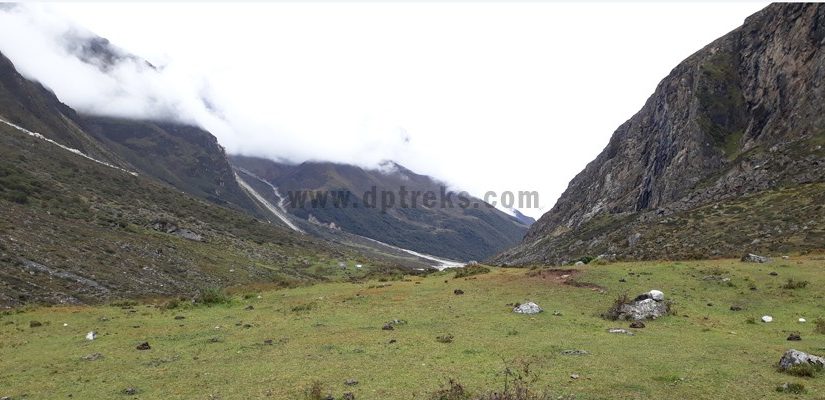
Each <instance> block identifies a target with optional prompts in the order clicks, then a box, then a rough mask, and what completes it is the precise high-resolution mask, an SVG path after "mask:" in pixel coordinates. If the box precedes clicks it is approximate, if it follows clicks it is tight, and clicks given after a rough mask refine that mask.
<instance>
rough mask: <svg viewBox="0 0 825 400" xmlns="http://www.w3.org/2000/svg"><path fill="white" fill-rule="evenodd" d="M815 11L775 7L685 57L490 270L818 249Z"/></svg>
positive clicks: (823, 216) (821, 41)
mask: <svg viewBox="0 0 825 400" xmlns="http://www.w3.org/2000/svg"><path fill="white" fill-rule="evenodd" d="M824 48H825V6H823V5H822V4H773V5H770V6H768V7H767V8H765V9H763V10H762V11H760V12H758V13H756V14H754V15H753V16H751V17H749V18H748V19H747V20H746V21H745V23H744V25H742V26H741V27H740V28H738V29H736V30H734V31H732V32H730V33H728V34H727V35H725V36H723V37H721V38H720V39H718V40H716V41H714V42H713V43H711V44H709V45H708V46H706V47H705V48H703V49H702V50H700V51H698V52H696V53H695V54H693V55H691V56H690V57H688V58H687V59H686V60H684V61H683V62H682V63H681V64H679V65H678V66H677V67H676V68H674V69H673V71H671V73H670V74H669V75H668V76H667V77H666V78H665V79H664V80H662V81H661V82H660V83H659V85H658V86H657V88H656V90H655V92H654V93H653V95H652V96H651V97H650V98H649V99H648V101H647V102H646V103H645V105H644V107H643V108H642V109H641V110H640V111H639V112H638V113H637V114H636V115H634V116H633V117H632V118H630V120H628V121H627V122H625V123H624V124H622V125H621V126H620V127H619V128H618V129H617V130H616V132H615V133H614V134H613V137H612V138H611V140H610V142H609V143H608V145H607V147H606V148H605V149H604V151H603V152H602V153H601V154H600V155H599V156H598V157H597V158H596V159H595V160H593V161H592V162H591V163H590V164H588V165H587V167H586V168H585V169H584V171H582V172H581V173H579V174H578V175H577V176H576V177H575V178H574V179H573V180H572V181H571V182H570V185H569V187H568V188H567V190H566V191H565V192H564V194H563V195H562V196H561V198H560V199H559V200H558V202H557V203H556V205H555V206H554V207H553V209H552V210H551V211H550V212H548V213H547V214H545V215H544V216H542V218H541V219H539V221H538V222H537V223H536V224H534V225H533V226H532V228H531V229H530V231H529V232H528V233H527V235H526V237H525V239H524V241H523V242H522V243H521V244H520V245H519V246H517V247H515V248H513V249H510V250H508V251H505V252H503V253H502V254H500V255H498V256H496V257H495V258H494V259H495V260H496V261H498V262H501V263H511V264H530V263H548V262H549V263H563V262H569V261H571V260H574V259H577V258H579V257H583V256H594V255H599V254H611V255H612V254H615V255H616V256H617V257H618V258H626V259H650V258H693V257H699V258H707V257H718V256H737V255H741V253H742V252H744V251H746V250H751V251H766V252H785V251H803V250H805V249H808V248H822V247H823V245H825V232H823V230H824V229H825V210H823V205H825V198H823V192H825V191H823V189H825V184H823V183H825V168H823V166H825V150H823V145H825V84H823V82H825V49H824Z"/></svg>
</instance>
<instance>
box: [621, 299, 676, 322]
mask: <svg viewBox="0 0 825 400" xmlns="http://www.w3.org/2000/svg"><path fill="white" fill-rule="evenodd" d="M667 312H668V306H667V304H666V303H665V302H663V301H656V300H653V299H650V298H648V299H644V300H639V301H634V302H632V303H630V304H625V305H623V306H621V307H620V308H619V315H618V318H619V319H621V320H628V321H638V320H645V319H656V318H659V317H661V316H664V315H667Z"/></svg>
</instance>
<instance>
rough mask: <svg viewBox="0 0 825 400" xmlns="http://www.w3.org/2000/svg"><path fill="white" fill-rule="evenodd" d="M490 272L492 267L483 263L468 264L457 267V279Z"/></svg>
mask: <svg viewBox="0 0 825 400" xmlns="http://www.w3.org/2000/svg"><path fill="white" fill-rule="evenodd" d="M489 272H490V268H487V267H484V266H481V265H468V266H466V267H464V268H456V270H455V279H458V278H466V277H468V276H473V275H481V274H486V273H489Z"/></svg>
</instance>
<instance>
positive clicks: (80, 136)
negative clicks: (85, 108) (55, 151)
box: [0, 54, 118, 163]
mask: <svg viewBox="0 0 825 400" xmlns="http://www.w3.org/2000/svg"><path fill="white" fill-rule="evenodd" d="M0 110H2V115H3V118H4V119H5V120H7V121H9V122H11V123H14V124H17V125H20V126H24V127H26V128H27V129H29V130H32V131H36V132H39V133H41V134H43V135H44V136H46V137H48V138H49V139H52V140H55V141H57V142H59V143H62V144H64V145H66V146H69V147H72V148H75V149H78V150H80V151H83V152H84V153H86V154H89V155H92V156H94V157H97V158H99V159H102V160H105V161H108V162H112V163H118V160H117V157H116V156H115V155H114V154H113V153H112V152H111V151H108V150H106V149H105V148H104V147H103V146H101V145H100V144H99V143H97V141H96V140H94V138H92V137H90V136H89V135H88V134H87V133H86V132H84V131H83V129H82V128H81V127H80V126H78V124H77V120H78V119H79V118H78V115H77V113H76V112H75V111H74V110H72V109H71V108H69V107H68V106H66V105H65V104H63V103H61V102H60V100H58V99H57V97H56V96H55V95H54V93H52V92H51V91H50V90H48V89H47V88H45V87H43V85H41V84H39V83H37V82H33V81H30V80H28V79H26V78H24V77H23V76H21V75H20V74H19V73H17V70H16V69H15V67H14V64H12V62H11V61H10V60H9V59H8V58H6V56H4V55H3V54H0Z"/></svg>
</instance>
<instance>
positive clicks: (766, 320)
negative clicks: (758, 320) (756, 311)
mask: <svg viewBox="0 0 825 400" xmlns="http://www.w3.org/2000/svg"><path fill="white" fill-rule="evenodd" d="M762 322H764V323H768V322H773V317H771V316H770V315H764V316H762Z"/></svg>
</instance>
